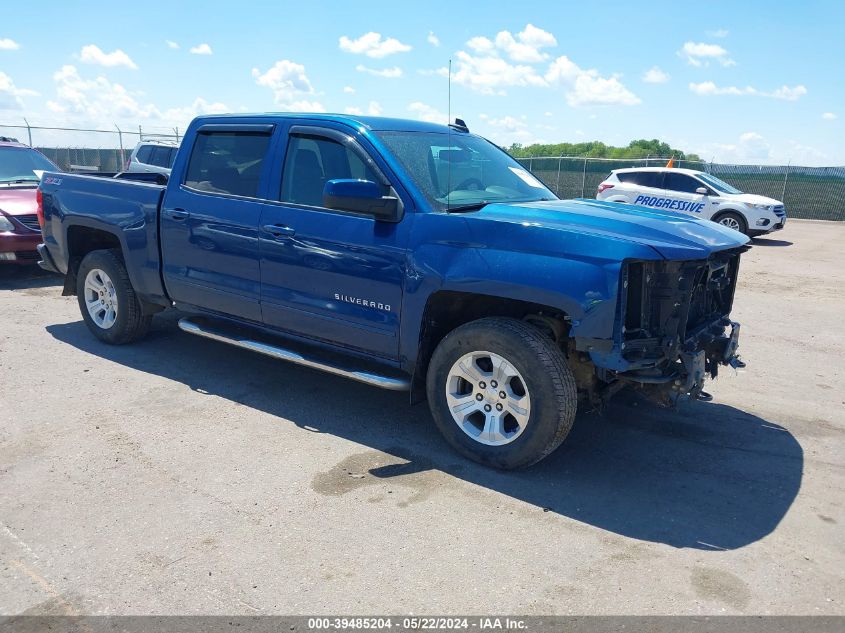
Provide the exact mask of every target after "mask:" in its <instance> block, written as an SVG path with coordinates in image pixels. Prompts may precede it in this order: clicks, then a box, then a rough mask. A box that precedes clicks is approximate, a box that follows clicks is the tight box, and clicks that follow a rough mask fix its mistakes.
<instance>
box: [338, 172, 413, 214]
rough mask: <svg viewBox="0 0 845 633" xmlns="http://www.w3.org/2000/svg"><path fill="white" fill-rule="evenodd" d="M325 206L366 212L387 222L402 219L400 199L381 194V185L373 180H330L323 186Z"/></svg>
mask: <svg viewBox="0 0 845 633" xmlns="http://www.w3.org/2000/svg"><path fill="white" fill-rule="evenodd" d="M323 206H324V207H326V208H328V209H338V210H340V211H352V212H355V213H366V214H368V215H372V216H374V217H375V218H376V219H377V220H383V221H385V222H398V221H399V220H400V219H401V214H400V213H399V199H398V198H396V197H394V196H383V195H381V187H379V186H378V185H377V184H376V183H374V182H373V181H371V180H355V179H352V178H338V179H336V180H329V181H328V182H327V183H326V186H325V187H323Z"/></svg>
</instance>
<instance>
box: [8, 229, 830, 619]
mask: <svg viewBox="0 0 845 633" xmlns="http://www.w3.org/2000/svg"><path fill="white" fill-rule="evenodd" d="M843 244H845V223H839V224H834V223H818V222H798V221H793V222H790V224H789V226H788V228H787V229H786V230H785V231H784V232H783V233H781V234H779V235H777V237H776V238H772V239H767V240H759V241H758V243H757V246H755V247H754V248H753V249H752V251H751V252H750V253H748V254H747V255H746V256H745V260H744V263H743V271H742V281H741V286H740V288H739V291H738V296H737V301H736V311H735V316H736V317H737V318H738V319H739V320H741V321H742V322H743V323H744V325H743V340H742V346H741V352H742V353H743V356H744V357H745V359H746V360H747V361H748V364H749V368H748V370H746V371H745V372H743V373H741V374H739V375H731V373H732V372H725V373H724V375H723V376H722V377H720V379H719V381H718V382H717V383H716V384H715V385H712V389H711V391H712V392H713V393H714V394H715V396H716V399H715V402H714V403H712V404H703V403H701V404H697V405H694V406H692V407H691V408H687V409H686V410H684V411H682V412H680V413H678V412H665V411H657V410H655V409H653V408H651V407H650V406H648V405H645V404H642V403H640V404H636V403H635V402H632V401H627V402H620V403H618V404H617V405H616V406H614V407H613V408H612V409H611V410H610V411H609V413H608V414H606V415H605V416H604V417H596V416H592V415H584V416H581V417H580V418H579V419H578V421H577V423H576V428H575V430H574V431H573V433H572V435H571V436H570V439H569V440H568V441H567V443H566V444H565V445H564V447H562V448H561V449H560V450H559V451H558V452H557V453H556V454H554V455H553V456H552V457H551V458H549V459H547V460H546V461H545V462H543V463H542V464H540V465H539V466H537V467H535V468H533V469H531V470H529V471H526V472H521V473H516V474H504V473H498V472H492V471H489V470H486V469H483V468H480V467H476V466H475V465H472V464H469V463H467V462H464V461H463V460H461V459H460V458H458V457H456V456H455V455H454V454H453V453H451V452H450V451H449V449H448V448H447V447H446V445H445V444H444V442H443V441H442V440H441V439H440V437H439V436H438V434H437V432H436V430H435V428H434V426H433V424H432V423H431V420H430V418H429V414H428V411H427V409H426V407H425V406H417V407H413V408H411V407H409V406H408V405H407V404H406V396H404V395H402V394H395V393H389V392H382V391H378V390H375V389H372V388H368V387H365V386H362V385H358V384H355V383H352V382H348V381H345V380H343V379H340V378H335V377H332V376H328V375H324V374H321V373H317V372H314V371H310V370H305V369H301V368H297V367H294V366H291V365H288V364H285V363H281V362H278V361H273V360H270V359H267V358H264V357H261V356H258V355H253V354H250V353H249V352H242V351H239V350H236V349H233V348H230V347H228V346H225V345H223V344H217V343H213V342H209V341H205V340H201V339H199V338H195V337H192V336H189V335H187V334H183V333H181V332H180V331H179V330H178V329H176V327H175V322H174V320H173V318H172V317H157V318H156V323H155V330H154V332H153V333H152V335H151V336H150V337H149V339H148V340H146V341H144V342H143V343H141V344H138V345H135V346H131V347H119V348H115V347H108V346H105V345H102V344H100V343H98V342H96V341H95V340H94V339H93V338H92V337H91V336H90V335H89V334H88V332H87V331H86V329H85V327H84V326H83V324H82V321H81V320H80V317H79V314H78V311H77V306H76V303H75V300H74V299H73V298H62V297H60V296H59V293H60V288H59V287H58V286H57V281H58V280H57V279H55V278H53V277H48V276H46V275H43V274H34V273H32V272H30V273H27V274H25V273H23V272H21V271H20V270H14V271H10V270H8V269H6V270H3V271H2V272H0V613H6V614H10V613H21V612H27V613H44V612H49V613H57V614H58V613H108V614H142V613H205V614H211V613H220V614H224V613H225V614H233V613H243V614H252V613H259V612H260V613H288V614H296V613H306V614H307V613H313V612H321V613H329V612H343V613H386V612H387V613H408V612H415V613H421V612H423V613H432V612H452V613H468V612H469V613H488V612H497V613H523V614H524V613H559V614H566V613H579V614H586V613H604V614H608V613H609V614H629V613H631V614H633V613H637V614H643V613H650V614H663V613H684V614H687V613H749V614H752V613H753V614H762V613H765V614H784V613H789V614H815V613H827V614H845V604H843V600H845V531H843V524H845V512H843V499H845V495H843V488H845V468H844V467H843V466H845V419H843V418H845V416H844V415H843V405H845V390H843V386H842V385H843V379H844V378H845V376H843V361H842V359H843V358H844V357H845V334H843V332H845V329H843V321H845V293H843V287H845V265H843V260H842V252H843V246H842V245H843Z"/></svg>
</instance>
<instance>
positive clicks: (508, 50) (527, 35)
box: [495, 24, 557, 63]
mask: <svg viewBox="0 0 845 633" xmlns="http://www.w3.org/2000/svg"><path fill="white" fill-rule="evenodd" d="M495 42H496V48H498V49H500V50H502V51H504V52H505V54H507V56H508V57H510V58H511V59H512V60H513V61H515V62H527V63H537V62H542V61H545V60H547V59H548V58H549V54H548V53H544V52H541V51H540V49H541V48H548V47H550V46H557V40H556V39H555V36H554V35H552V34H551V33H549V32H548V31H544V30H543V29H540V28H537V27H536V26H534V25H533V24H527V25H526V26H525V29H523V30H522V31H520V32H519V33H517V34H516V38H514V36H513V35H511V33H510V31H499V33H497V34H496V40H495Z"/></svg>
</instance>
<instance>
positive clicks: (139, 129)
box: [138, 124, 144, 142]
mask: <svg viewBox="0 0 845 633" xmlns="http://www.w3.org/2000/svg"><path fill="white" fill-rule="evenodd" d="M143 140H144V132H143V130H141V125H140V124H138V142H141V141H143Z"/></svg>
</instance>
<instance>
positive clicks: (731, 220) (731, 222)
mask: <svg viewBox="0 0 845 633" xmlns="http://www.w3.org/2000/svg"><path fill="white" fill-rule="evenodd" d="M719 224H721V225H722V226H726V227H728V228H729V229H733V230H734V231H741V230H742V227H741V226H740V225H739V222H737V220H736V218H735V217H733V216H730V215H729V216H727V217H724V218H722V219H721V220H719Z"/></svg>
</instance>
